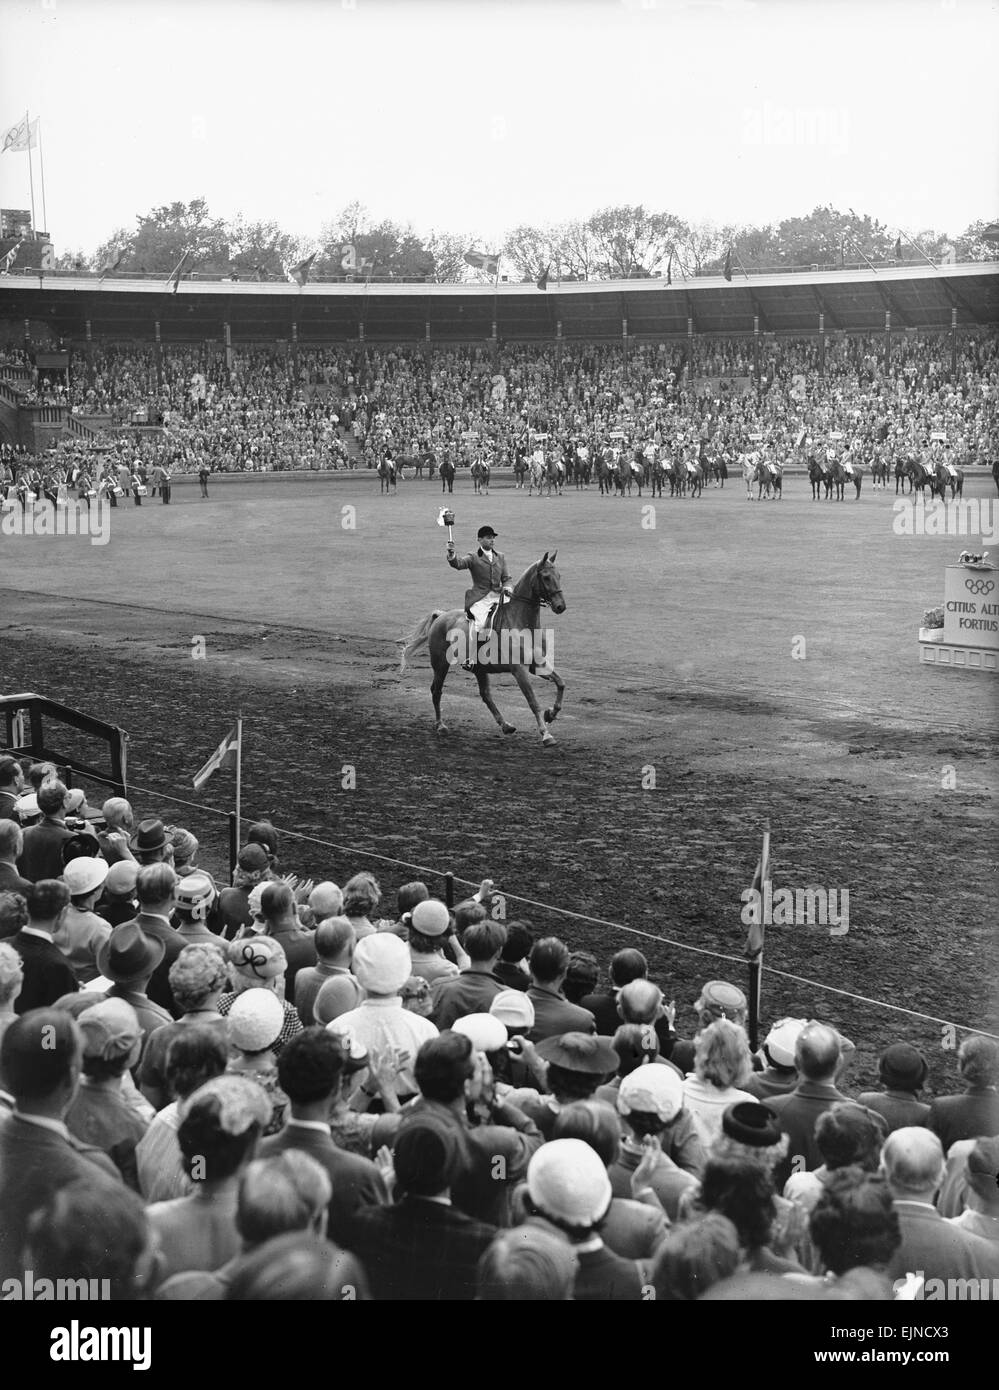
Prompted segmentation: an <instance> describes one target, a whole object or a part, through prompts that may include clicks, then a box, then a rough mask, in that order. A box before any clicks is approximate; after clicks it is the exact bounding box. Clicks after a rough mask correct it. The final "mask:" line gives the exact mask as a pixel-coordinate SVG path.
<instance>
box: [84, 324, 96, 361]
mask: <svg viewBox="0 0 999 1390" xmlns="http://www.w3.org/2000/svg"><path fill="white" fill-rule="evenodd" d="M84 331H85V335H86V336H85V341H84V347H83V356H84V358H85V360H86V361H87V362H88V363H89V362H90V358H91V356H92V354H93V350H94V335H93V332H92V331H91V327H90V320H89V319H87V321H86V324H85V326H84Z"/></svg>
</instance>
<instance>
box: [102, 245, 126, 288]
mask: <svg viewBox="0 0 999 1390" xmlns="http://www.w3.org/2000/svg"><path fill="white" fill-rule="evenodd" d="M127 255H128V247H127V246H121V247H117V248H116V247H113V246H112V248H111V250H110V251H109V252H108V255H107V260H106V261H105V262H104V264H103V265H102V266H101V272H100V276H99V278H100V279H101V280H103V279H104V277H105V275H113V274H114V272H115V271H116V270H117V269H118V267H119V266H120V265H121V263H122V261H123V260H124V259H125V257H126V256H127Z"/></svg>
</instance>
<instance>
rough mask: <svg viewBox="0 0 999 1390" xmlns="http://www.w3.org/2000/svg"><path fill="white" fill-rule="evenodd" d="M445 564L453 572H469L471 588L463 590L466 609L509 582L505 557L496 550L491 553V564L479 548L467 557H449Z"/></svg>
mask: <svg viewBox="0 0 999 1390" xmlns="http://www.w3.org/2000/svg"><path fill="white" fill-rule="evenodd" d="M447 562H448V564H449V565H450V566H451V568H452V569H453V570H470V571H471V574H472V587H471V588H470V589H466V590H465V607H466V608H471V606H472V604H473V603H478V601H479V599H480V598H485V597H486V595H487V594H490V593H492V592H493V591H494V590H495V591H498V590H499V588H500V587H501V585H503V584H509V582H510V573H509V571H508V570H507V567H506V556H505V555H501V554H500V552H499V551H498V550H494V551H493V556H492V561H491V562H490V560H489V559H488V558H487V556H486V552H485V551H484V550H483V549H482V547H481V546H479V548H478V550H475V551H472V552H470V553H469V554H468V555H449V556H448V558H447Z"/></svg>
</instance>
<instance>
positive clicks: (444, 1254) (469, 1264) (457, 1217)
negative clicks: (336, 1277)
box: [353, 1197, 496, 1303]
mask: <svg viewBox="0 0 999 1390" xmlns="http://www.w3.org/2000/svg"><path fill="white" fill-rule="evenodd" d="M495 1234H496V1227H495V1226H487V1225H486V1224H485V1222H483V1221H476V1220H475V1219H474V1218H473V1217H471V1216H466V1215H465V1213H464V1212H463V1211H459V1210H458V1208H457V1207H451V1206H447V1207H446V1206H442V1205H441V1203H440V1202H428V1201H425V1200H423V1199H421V1198H419V1197H403V1199H402V1201H401V1202H399V1203H398V1205H396V1206H394V1207H368V1208H366V1209H365V1210H364V1211H360V1212H358V1214H357V1218H356V1220H355V1222H354V1247H353V1249H354V1254H355V1255H356V1256H357V1257H358V1259H359V1260H360V1261H361V1263H362V1264H363V1266H364V1268H365V1271H366V1273H367V1276H368V1287H369V1288H370V1289H371V1294H372V1297H373V1298H375V1299H384V1300H423V1299H426V1300H428V1301H430V1302H441V1303H452V1302H470V1301H471V1300H472V1299H474V1297H475V1284H476V1268H477V1266H478V1263H479V1259H480V1257H481V1255H482V1252H483V1251H484V1250H485V1249H486V1247H487V1246H488V1245H489V1243H490V1241H491V1240H492V1238H493V1236H494V1235H495Z"/></svg>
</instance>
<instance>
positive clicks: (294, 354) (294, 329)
mask: <svg viewBox="0 0 999 1390" xmlns="http://www.w3.org/2000/svg"><path fill="white" fill-rule="evenodd" d="M362 337H363V334H362ZM291 369H292V371H293V372H294V374H295V384H296V386H297V384H298V324H297V323H296V322H295V320H294V319H293V320H292V324H291Z"/></svg>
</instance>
